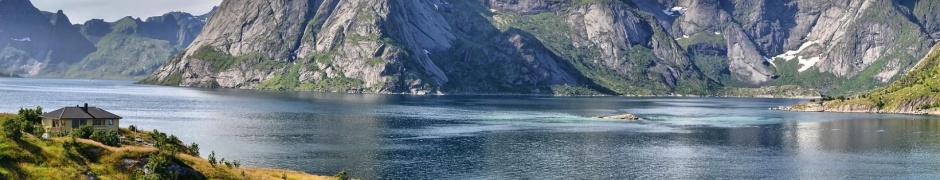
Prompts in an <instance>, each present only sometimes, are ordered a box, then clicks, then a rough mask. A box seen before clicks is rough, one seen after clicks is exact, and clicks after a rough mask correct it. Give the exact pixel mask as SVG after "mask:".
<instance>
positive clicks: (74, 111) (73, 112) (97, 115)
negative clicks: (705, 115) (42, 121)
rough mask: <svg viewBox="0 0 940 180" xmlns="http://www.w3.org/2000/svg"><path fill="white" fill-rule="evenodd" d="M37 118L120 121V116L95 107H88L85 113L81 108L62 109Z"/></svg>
mask: <svg viewBox="0 0 940 180" xmlns="http://www.w3.org/2000/svg"><path fill="white" fill-rule="evenodd" d="M39 117H44V118H51V119H121V116H118V115H115V114H113V113H111V112H108V111H105V110H104V109H101V108H97V107H88V111H85V109H84V108H83V107H64V108H60V109H56V110H55V111H52V112H48V113H45V114H42V115H41V116H39Z"/></svg>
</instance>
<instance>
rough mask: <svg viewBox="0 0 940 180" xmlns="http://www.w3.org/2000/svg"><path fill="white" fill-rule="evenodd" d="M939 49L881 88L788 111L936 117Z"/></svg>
mask: <svg viewBox="0 0 940 180" xmlns="http://www.w3.org/2000/svg"><path fill="white" fill-rule="evenodd" d="M938 75H940V46H935V47H934V48H933V50H932V51H931V53H930V54H928V55H927V56H926V57H924V59H923V60H922V61H921V62H920V63H919V64H917V66H916V67H915V68H914V70H913V71H911V72H910V73H908V74H907V75H905V76H904V77H902V78H900V79H899V80H898V81H895V82H894V83H892V84H891V85H888V86H886V87H884V88H880V89H877V90H874V91H872V92H869V93H865V94H861V95H859V96H855V97H850V98H844V97H840V98H831V99H828V98H827V99H825V100H823V101H819V102H815V101H814V102H811V103H808V104H802V105H797V106H793V107H790V108H789V109H788V110H792V111H827V112H867V113H903V114H940V77H938Z"/></svg>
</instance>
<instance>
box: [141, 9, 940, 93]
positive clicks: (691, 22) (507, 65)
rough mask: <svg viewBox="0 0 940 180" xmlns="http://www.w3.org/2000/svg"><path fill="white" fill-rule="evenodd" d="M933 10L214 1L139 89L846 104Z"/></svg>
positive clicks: (882, 71) (894, 71)
mask: <svg viewBox="0 0 940 180" xmlns="http://www.w3.org/2000/svg"><path fill="white" fill-rule="evenodd" d="M318 3H319V4H318ZM933 4H936V3H935V2H933V1H918V2H910V3H906V2H902V1H889V0H878V1H865V2H856V1H851V2H849V1H846V2H845V3H842V2H831V1H799V2H797V1H773V2H764V1H757V2H750V1H727V0H718V1H691V0H674V1H673V0H660V1H638V0H636V1H550V0H522V1H510V0H479V1H450V0H422V1H414V2H393V1H384V0H358V1H338V0H332V1H275V2H273V3H272V4H258V3H253V2H251V1H226V2H224V3H223V4H222V5H221V6H220V8H219V9H220V10H219V15H218V16H217V17H218V18H217V19H216V20H218V21H217V23H214V22H216V21H210V22H209V23H208V24H207V26H206V30H205V31H204V32H203V33H201V34H200V36H199V37H197V39H196V40H195V41H194V43H193V45H192V46H190V47H189V48H188V49H187V50H186V51H185V52H184V53H181V54H180V55H178V56H175V57H174V58H173V59H170V60H169V61H168V62H167V63H166V64H164V65H163V66H162V67H161V68H160V69H158V70H157V71H156V72H155V73H154V74H153V75H152V76H150V77H148V78H146V79H144V80H143V81H141V82H142V83H151V84H163V85H174V86H195V87H225V88H245V89H279V90H312V91H333V92H368V93H413V94H426V93H445V94H460V93H521V94H565V92H568V91H571V92H587V93H588V94H593V93H597V94H613V95H618V94H621V95H668V94H698V95H715V94H722V93H726V92H727V91H725V90H723V89H727V88H732V89H734V88H759V87H783V86H793V85H795V86H799V87H801V88H804V89H819V90H821V91H823V92H829V93H834V94H838V93H851V92H860V91H865V90H867V89H871V88H875V87H879V86H882V85H884V84H887V83H888V82H890V81H891V80H893V79H896V78H897V77H898V76H899V75H898V74H903V73H901V72H906V71H907V69H910V67H912V66H913V65H914V63H916V60H917V59H916V58H914V57H920V56H922V55H923V53H924V52H926V51H927V50H928V49H929V47H930V46H931V45H932V44H933V43H934V42H932V41H930V40H926V39H930V38H929V37H931V36H933V35H938V32H940V31H938V28H936V26H935V25H933V24H935V22H936V21H937V20H936V18H933V19H931V18H930V16H928V15H927V14H930V13H933V12H940V10H937V9H938V8H933V7H931V5H933ZM249 7H250V8H249ZM252 9H260V10H252ZM243 12H247V13H243ZM260 12H268V13H269V14H275V15H279V16H270V15H266V14H261V13H260ZM766 12H779V13H766ZM248 20H251V21H248ZM221 22H225V23H221ZM231 22H242V23H240V24H239V23H231ZM818 24H825V25H818ZM275 29H276V31H275ZM851 45H854V46H851ZM833 85H836V86H835V87H833Z"/></svg>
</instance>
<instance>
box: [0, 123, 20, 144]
mask: <svg viewBox="0 0 940 180" xmlns="http://www.w3.org/2000/svg"><path fill="white" fill-rule="evenodd" d="M3 136H4V137H7V138H10V139H13V140H17V139H20V136H23V134H22V132H20V127H19V123H17V122H16V120H12V119H7V120H4V121H3Z"/></svg>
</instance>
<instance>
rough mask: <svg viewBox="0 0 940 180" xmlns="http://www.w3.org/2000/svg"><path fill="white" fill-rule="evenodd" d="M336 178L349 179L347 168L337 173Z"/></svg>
mask: <svg viewBox="0 0 940 180" xmlns="http://www.w3.org/2000/svg"><path fill="white" fill-rule="evenodd" d="M336 179H338V180H349V175H347V174H346V170H342V171H340V172H339V173H337V174H336Z"/></svg>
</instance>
